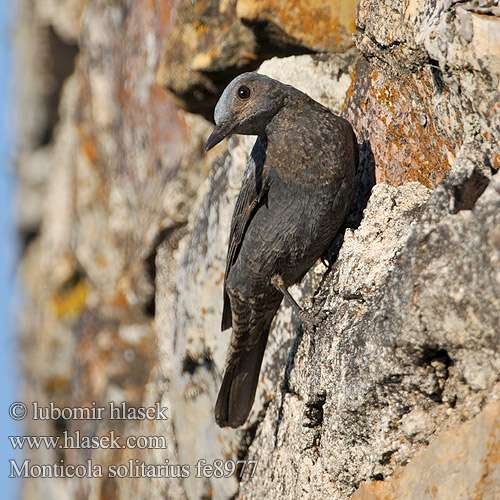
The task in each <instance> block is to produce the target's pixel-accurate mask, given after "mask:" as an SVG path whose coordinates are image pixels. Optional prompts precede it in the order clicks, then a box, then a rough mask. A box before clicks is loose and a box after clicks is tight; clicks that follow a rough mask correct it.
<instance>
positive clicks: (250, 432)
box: [236, 400, 271, 481]
mask: <svg viewBox="0 0 500 500" xmlns="http://www.w3.org/2000/svg"><path fill="white" fill-rule="evenodd" d="M270 402H271V401H270V400H269V401H266V402H265V403H264V406H263V408H262V410H260V411H259V413H258V414H257V418H256V419H255V421H254V422H253V423H252V425H251V426H250V427H248V428H247V429H245V430H244V431H243V433H242V435H241V439H240V443H239V446H238V457H237V459H238V461H240V460H241V461H242V462H240V463H238V464H237V466H236V471H237V472H236V477H237V479H238V481H241V480H242V473H241V472H242V467H243V462H244V461H246V460H247V458H248V450H249V449H250V446H251V445H252V443H253V440H254V439H255V434H256V433H257V429H258V427H259V425H260V423H261V422H262V421H263V420H264V418H265V416H266V413H267V409H268V407H269V404H270Z"/></svg>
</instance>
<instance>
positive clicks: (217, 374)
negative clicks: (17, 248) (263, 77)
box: [16, 0, 500, 500]
mask: <svg viewBox="0 0 500 500" xmlns="http://www.w3.org/2000/svg"><path fill="white" fill-rule="evenodd" d="M289 4H290V5H288V4H287V5H284V4H278V3H276V2H263V1H260V0H259V1H255V2H250V1H247V0H240V1H236V0H229V1H221V2H217V1H215V0H213V1H212V0H210V1H205V2H201V1H200V2H184V1H179V2H170V1H168V2H163V1H162V2H151V1H150V0H139V1H135V2H131V1H128V0H120V1H115V2H108V1H105V0H87V1H86V2H79V1H77V0H65V1H64V2H55V1H49V0H23V4H22V5H23V12H24V14H23V15H24V17H21V18H20V19H24V20H25V22H20V23H19V27H18V30H20V31H19V32H18V35H17V36H16V40H17V45H16V47H18V50H19V52H18V54H19V60H20V61H21V60H22V61H26V63H25V64H24V65H23V67H25V68H26V69H25V70H24V72H22V73H21V75H22V77H23V79H22V82H21V83H20V84H19V86H18V87H19V89H20V90H19V95H20V98H21V99H22V101H23V103H24V104H23V106H22V107H20V108H19V113H20V114H21V116H22V117H23V121H22V122H21V130H22V132H21V134H20V151H19V154H18V163H19V165H18V167H17V170H18V172H19V179H20V183H21V185H22V188H21V190H20V193H21V194H20V201H19V205H20V207H21V208H20V214H19V215H20V228H21V232H22V234H23V237H24V239H23V243H24V246H23V254H22V258H21V264H20V267H21V270H20V275H21V276H22V282H23V287H24V290H25V297H26V300H25V303H24V304H23V310H22V311H21V319H20V331H21V334H20V343H21V344H20V345H21V352H22V359H21V366H22V369H23V373H24V378H25V382H24V387H23V394H24V395H23V398H24V399H25V400H26V401H28V402H30V401H34V400H36V401H39V402H41V403H44V402H48V401H50V400H54V401H56V402H57V403H58V405H59V406H73V407H74V406H80V405H85V404H90V403H91V402H92V401H96V403H97V404H98V405H106V404H108V403H109V402H110V401H115V402H120V401H124V402H125V403H126V404H127V405H128V406H130V407H132V408H135V407H138V406H153V405H154V404H155V403H159V404H161V406H164V407H168V409H169V410H168V417H169V420H166V421H161V420H158V421H147V422H137V421H128V422H121V423H120V422H116V421H111V420H110V419H104V420H103V421H101V422H98V423H95V422H89V421H85V422H77V421H74V422H65V423H64V427H62V426H60V425H59V424H60V422H59V424H58V423H56V422H54V421H49V422H44V423H43V424H41V425H38V424H37V423H36V422H33V421H31V420H30V419H27V421H26V422H27V424H28V432H29V433H30V434H34V435H36V434H38V435H61V432H62V431H63V430H68V431H70V432H73V431H75V430H81V431H82V432H84V433H86V434H89V435H98V434H100V435H103V434H106V433H108V432H109V431H110V430H115V431H116V432H117V433H120V434H122V435H123V436H128V435H144V436H153V437H155V436H159V437H166V445H165V447H163V448H157V449H151V448H145V449H142V450H137V449H119V450H105V449H99V450H81V449H79V450H58V453H60V455H59V454H56V453H55V452H54V451H53V450H47V449H43V450H37V451H35V450H33V451H31V452H30V453H29V455H28V457H29V458H31V459H32V460H33V461H34V462H36V463H53V462H55V461H56V460H57V459H58V457H59V456H62V457H63V458H64V460H66V461H67V462H68V463H83V462H85V460H86V459H88V458H89V457H90V459H91V460H92V461H94V462H95V463H99V464H102V465H103V466H104V467H107V466H108V465H110V464H126V463H128V461H129V460H132V461H135V460H138V461H139V462H144V463H146V464H164V463H165V462H166V461H168V462H169V463H170V464H171V465H172V466H174V467H177V466H181V465H185V466H188V467H189V468H190V472H191V473H190V474H189V475H188V477H179V475H176V476H175V477H172V476H170V477H166V478H162V477H156V478H149V477H136V478H131V479H126V478H124V479H117V478H111V477H105V478H82V479H81V480H77V479H69V478H67V479H60V480H59V479H58V480H50V479H38V480H36V479H33V480H29V481H26V482H25V484H24V490H23V497H24V498H29V499H30V500H37V499H38V498H56V497H57V495H60V496H64V497H65V498H101V497H102V498H110V499H114V498H117V499H120V498H139V499H146V498H147V499H152V500H156V499H161V498H169V499H170V498H172V499H182V500H184V499H187V498H189V499H202V498H215V499H220V500H225V499H228V498H232V497H234V496H235V497H236V498H256V499H260V498H284V499H288V498H289V499H292V498H293V499H296V498H314V499H317V500H322V499H329V500H332V499H333V500H341V499H342V500H345V499H347V498H349V497H350V496H351V495H353V494H356V495H358V496H359V497H360V498H366V497H367V495H379V497H380V496H383V495H385V496H388V495H389V498H390V495H395V496H396V497H399V498H401V497H404V498H406V497H408V498H412V496H411V495H414V498H420V497H422V496H421V495H422V493H421V490H419V489H418V488H420V487H421V486H422V487H423V486H425V488H427V487H428V488H429V490H430V491H434V490H435V491H437V492H439V495H441V496H440V498H447V497H446V494H447V493H446V492H448V493H449V494H450V495H451V493H452V492H453V491H454V490H453V489H452V488H453V487H455V486H456V487H457V488H458V487H462V486H463V488H467V491H470V492H475V493H477V495H480V494H482V495H483V497H484V498H494V497H496V496H498V494H497V491H496V490H495V488H497V486H498V478H497V476H498V470H497V467H496V465H497V464H496V463H495V450H496V446H497V441H498V440H497V437H498V436H497V432H496V430H495V429H496V427H495V426H496V425H497V420H498V418H497V415H498V411H499V410H498V401H499V400H500V391H499V386H498V379H499V373H500V354H499V353H500V349H499V347H500V346H499V342H500V336H499V333H500V332H499V328H498V311H499V310H500V274H499V272H498V264H499V262H500V253H499V252H500V232H499V229H498V228H500V220H499V217H500V215H499V214H500V184H499V183H500V178H499V176H498V175H496V174H495V172H496V171H497V170H498V167H499V165H500V164H499V162H500V157H499V153H498V144H499V142H500V141H499V139H500V137H499V131H500V124H499V107H498V103H499V102H500V99H499V80H500V74H499V73H500V69H499V66H498V61H499V60H500V58H499V56H498V50H499V49H498V30H497V25H498V19H499V15H500V13H499V11H498V7H497V6H496V3H495V2H491V1H481V2H472V1H470V2H445V1H442V2H433V1H430V0H429V1H428V0H411V1H410V2H403V1H399V0H396V1H388V0H387V1H382V2H381V1H373V0H362V1H361V2H360V4H359V9H358V17H357V26H358V30H359V34H357V35H356V37H355V42H356V46H357V48H358V50H359V51H360V53H361V54H362V57H363V59H359V58H358V55H357V54H356V53H355V52H354V51H353V49H352V48H351V49H349V48H346V47H347V46H348V45H349V44H348V42H347V39H346V38H345V37H344V35H345V34H346V33H347V31H348V30H349V29H351V28H350V24H349V20H348V19H347V17H345V22H344V21H343V19H344V17H343V16H344V15H343V11H341V10H336V11H333V10H330V11H329V12H326V10H322V9H326V2H322V1H318V2H291V3H289ZM292 4H293V5H292ZM330 4H331V5H337V4H336V3H335V2H329V5H330ZM35 5H36V8H35V7H34V6H35ZM339 5H340V4H339ZM347 5H352V4H351V3H346V6H347ZM57 6H62V7H64V8H63V9H62V10H61V11H60V12H59V11H57V9H56V7H57ZM80 8H83V11H82V13H81V16H80V13H79V12H80V11H79V9H80ZM315 8H319V9H320V11H321V19H318V23H315V26H316V24H318V26H319V27H320V28H321V29H319V28H318V29H315V28H310V27H309V25H308V23H309V20H310V19H311V16H312V17H314V15H316V16H317V15H318V14H317V13H318V11H316V14H315V11H314V9H315ZM287 9H289V10H287ZM294 9H296V10H294ZM78 17H79V18H80V23H77V22H76V19H77V18H78ZM65 19H67V20H68V23H67V25H66V24H65ZM335 19H338V22H339V24H341V25H342V26H344V28H345V30H346V31H343V30H344V28H342V29H341V33H342V34H341V40H338V39H337V35H338V33H339V32H338V31H335V32H334V33H332V34H331V37H330V36H325V32H324V31H323V27H324V26H327V27H328V26H330V27H331V26H333V25H335V26H337V25H336V24H335V23H336V22H337V21H336V20H335ZM332 23H333V24H332ZM77 38H78V45H75V43H74V42H75V40H76V39H77ZM330 44H333V45H330ZM324 50H327V51H328V52H332V53H325V52H323V51H324ZM337 50H342V51H343V52H342V53H340V54H333V52H335V51H337ZM306 51H307V52H310V51H321V53H316V54H312V55H311V54H309V55H300V56H298V55H297V54H298V53H302V52H306ZM61 54H63V55H64V57H59V56H60V55H61ZM289 54H295V55H294V56H292V57H287V58H279V59H278V58H275V59H272V60H269V61H265V62H264V63H263V64H262V65H261V66H260V63H261V62H262V61H263V60H264V59H270V58H271V56H274V55H289ZM354 65H356V69H355V72H354V73H353V67H354ZM259 66H260V69H259V71H262V72H265V73H266V74H269V75H270V76H272V77H274V78H277V79H280V80H282V81H284V82H286V83H291V84H292V85H295V86H297V87H298V88H300V89H301V90H303V91H305V92H306V93H308V94H310V95H311V96H312V97H313V98H315V99H317V100H319V101H320V102H322V103H323V104H325V105H326V106H328V107H330V108H331V109H332V110H334V111H335V112H341V113H342V114H343V116H345V117H347V118H348V119H349V120H351V121H352V123H353V125H354V126H355V129H356V132H357V134H358V142H359V143H360V149H361V164H360V169H359V174H358V179H357V180H358V188H357V195H356V200H355V204H354V209H353V212H352V214H351V215H350V217H349V220H348V223H347V225H346V228H345V232H344V234H343V235H341V236H340V237H339V238H337V240H336V241H335V242H334V244H333V245H332V249H331V252H330V255H329V257H330V258H329V261H330V262H331V266H330V267H327V266H325V265H323V264H321V263H318V264H317V266H315V268H314V269H313V270H311V272H310V273H309V274H308V275H307V276H306V277H305V279H304V280H303V282H302V283H301V284H300V285H299V286H296V287H294V289H293V290H291V292H292V293H293V295H294V296H295V298H296V299H297V300H298V301H299V303H301V304H304V305H305V307H306V308H307V309H308V310H309V311H310V312H311V314H313V315H315V317H316V318H317V319H318V323H319V324H318V326H317V328H316V330H315V331H311V330H303V329H302V328H301V327H300V326H299V323H298V321H297V318H296V317H295V316H294V315H293V314H292V311H291V310H290V308H288V307H286V306H285V305H284V306H283V307H282V310H281V311H280V313H279V314H278V316H277V317H276V320H275V323H274V325H273V327H272V330H271V335H270V339H269V344H268V347H267V350H266V355H265V359H264V364H263V368H262V376H261V380H260V384H259V388H258V393H257V397H256V402H255V405H254V408H253V411H252V413H251V415H250V418H249V421H248V423H247V425H246V426H245V427H244V428H243V429H240V430H237V431H234V430H227V429H226V430H221V429H219V428H217V427H216V426H215V424H214V421H213V413H212V412H213V406H214V403H215V397H216V394H217V390H218V388H219V384H220V378H221V374H222V369H223V365H224V358H225V353H226V347H227V342H228V340H229V334H228V333H227V332H226V333H221V332H220V331H219V325H220V315H221V308H222V280H223V275H222V273H223V269H224V259H225V253H226V247H227V238H228V235H229V223H230V218H231V214H232V207H233V204H234V200H235V199H236V196H237V193H238V190H239V187H240V184H241V175H242V169H243V167H244V165H245V162H246V159H247V155H248V153H249V151H250V148H251V145H252V143H253V138H242V137H235V138H233V139H231V140H230V141H229V142H226V143H225V144H221V145H219V146H218V147H217V148H215V150H214V151H213V152H210V154H208V155H205V154H204V152H203V143H204V140H205V139H206V137H207V136H208V133H209V131H210V129H211V127H210V125H209V123H208V122H207V121H206V120H205V119H203V118H201V117H200V116H194V115H191V114H188V113H186V112H183V111H180V110H179V109H178V108H177V106H176V104H175V103H174V101H173V99H172V98H171V97H170V96H169V94H168V93H166V92H165V90H164V87H165V86H167V87H169V88H170V89H171V91H172V92H173V93H174V94H176V95H177V97H178V98H180V99H181V100H182V101H183V103H182V105H183V106H184V107H188V108H189V109H191V110H193V111H196V112H197V113H198V114H202V115H205V116H207V117H210V114H211V107H212V106H213V104H214V103H215V100H216V99H217V95H218V93H219V92H220V91H221V90H222V88H223V87H224V85H225V83H226V82H227V81H228V80H230V79H231V78H232V76H233V75H234V74H235V73H239V72H241V71H243V70H247V69H250V68H257V67H259ZM34 75H38V77H37V78H35V76H34ZM51 82H52V83H51ZM226 150H227V152H226ZM429 188H432V189H433V191H430V190H429ZM153 299H154V300H153ZM488 430H490V431H491V432H488ZM472 437H476V440H475V441H474V440H473V439H472ZM488 447H490V448H488ZM461 453H462V455H461V457H462V458H461V459H460V458H457V459H456V460H455V463H456V464H458V466H459V467H460V471H461V473H460V478H459V479H457V481H456V482H454V483H453V484H450V483H447V482H446V479H447V477H445V476H447V474H446V472H447V471H448V470H449V469H447V468H446V467H448V464H443V467H442V468H441V467H432V465H427V462H432V461H434V462H436V463H439V462H438V461H439V460H441V459H443V458H446V457H457V456H458V455H459V454H461ZM488 453H489V454H488ZM237 459H240V460H252V459H255V460H258V466H257V468H256V469H255V471H253V472H254V473H253V474H252V470H251V469H248V468H247V469H246V470H245V471H244V472H243V474H242V477H236V476H235V475H232V474H228V477H213V476H212V477H196V470H195V467H196V465H197V464H198V462H199V460H205V461H206V462H207V463H209V464H211V463H215V461H216V460H225V461H226V463H228V464H231V462H227V461H229V460H232V461H234V460H237ZM480 460H483V461H482V462H480V463H479V464H478V461H480ZM407 464H408V465H407ZM445 465H446V466H445ZM440 474H443V475H440ZM414 478H418V479H419V481H418V484H417V482H415V481H414ZM481 478H482V479H481ZM423 479H425V481H424V480H423ZM358 489H359V491H358V492H357V493H356V490H358ZM424 491H425V489H424ZM419 495H420V497H419ZM488 495H490V497H488ZM455 496H456V495H455ZM368 497H369V496H368ZM374 498H377V496H375V497H374ZM422 498H424V497H422Z"/></svg>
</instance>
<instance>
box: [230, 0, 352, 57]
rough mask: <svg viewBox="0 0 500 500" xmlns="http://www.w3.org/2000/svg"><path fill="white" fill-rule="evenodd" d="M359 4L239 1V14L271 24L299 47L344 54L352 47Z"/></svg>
mask: <svg viewBox="0 0 500 500" xmlns="http://www.w3.org/2000/svg"><path fill="white" fill-rule="evenodd" d="M357 3H358V2H357V1H352V0H349V1H344V2H342V1H333V2H332V1H331V0H330V1H329V0H316V1H312V2H310V1H308V2H306V1H299V2H276V1H272V0H271V1H269V0H238V2H237V5H236V14H237V15H238V17H239V18H240V19H242V20H244V21H248V22H251V23H262V22H271V23H273V24H274V25H276V26H277V27H279V28H280V29H281V30H283V31H284V32H285V33H286V34H287V35H288V36H290V37H291V38H293V39H295V40H297V41H298V42H300V44H302V45H304V46H306V47H309V48H311V49H314V50H318V51H335V52H342V51H345V50H346V49H348V48H349V47H351V46H352V38H351V34H352V33H353V32H354V29H355V26H354V21H355V14H356V5H357Z"/></svg>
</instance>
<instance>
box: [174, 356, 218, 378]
mask: <svg viewBox="0 0 500 500" xmlns="http://www.w3.org/2000/svg"><path fill="white" fill-rule="evenodd" d="M212 364H213V361H212V358H211V356H210V353H209V352H208V351H204V352H202V353H201V354H200V356H198V357H197V358H194V357H193V356H191V355H190V354H186V355H185V356H184V358H183V360H182V373H189V374H190V375H194V374H195V373H196V371H197V370H199V369H200V368H203V367H204V368H206V369H207V370H211V369H212Z"/></svg>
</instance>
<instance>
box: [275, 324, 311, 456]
mask: <svg viewBox="0 0 500 500" xmlns="http://www.w3.org/2000/svg"><path fill="white" fill-rule="evenodd" d="M303 336H304V326H303V325H302V323H300V324H299V326H298V327H297V335H296V337H295V340H294V342H293V345H292V348H291V349H290V353H289V354H288V358H287V360H286V367H285V376H284V378H283V386H282V390H281V402H280V407H279V410H278V420H277V422H276V428H275V431H274V447H275V448H276V447H277V446H278V434H279V429H280V425H281V421H282V420H283V404H284V402H285V396H286V395H287V394H290V393H291V392H292V391H291V388H290V375H291V373H292V369H293V365H294V364H295V355H296V354H297V350H298V348H299V345H300V343H301V342H302V337H303Z"/></svg>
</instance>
